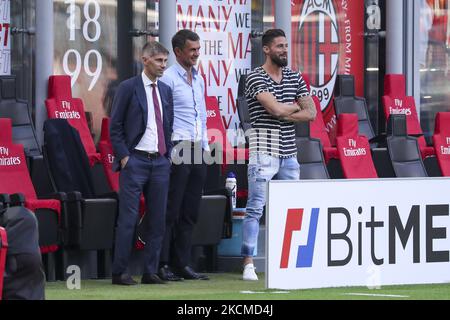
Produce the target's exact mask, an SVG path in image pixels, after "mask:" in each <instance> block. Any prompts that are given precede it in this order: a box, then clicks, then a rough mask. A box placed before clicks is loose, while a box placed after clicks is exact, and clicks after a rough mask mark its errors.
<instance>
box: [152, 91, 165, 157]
mask: <svg viewBox="0 0 450 320" xmlns="http://www.w3.org/2000/svg"><path fill="white" fill-rule="evenodd" d="M152 88H153V90H152V97H153V106H154V107H155V121H156V129H157V131H158V152H159V154H160V155H162V156H163V155H165V154H166V142H165V140H164V129H163V121H162V117H161V109H160V108H159V101H158V96H157V95H156V84H154V83H152Z"/></svg>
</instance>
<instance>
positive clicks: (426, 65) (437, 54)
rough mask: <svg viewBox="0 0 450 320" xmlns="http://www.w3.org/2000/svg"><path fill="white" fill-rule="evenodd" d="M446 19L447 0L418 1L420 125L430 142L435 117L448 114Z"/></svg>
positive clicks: (449, 79)
mask: <svg viewBox="0 0 450 320" xmlns="http://www.w3.org/2000/svg"><path fill="white" fill-rule="evenodd" d="M448 17H449V4H448V1H447V0H421V9H420V21H419V28H420V56H419V63H420V123H421V126H422V129H423V131H424V135H425V137H426V138H427V140H428V141H429V142H430V137H431V136H432V134H433V132H434V118H435V115H436V113H437V112H439V111H450V72H449V71H450V68H449V67H450V65H449V53H450V51H449V45H450V38H449V32H450V30H449V27H448V23H449V19H448Z"/></svg>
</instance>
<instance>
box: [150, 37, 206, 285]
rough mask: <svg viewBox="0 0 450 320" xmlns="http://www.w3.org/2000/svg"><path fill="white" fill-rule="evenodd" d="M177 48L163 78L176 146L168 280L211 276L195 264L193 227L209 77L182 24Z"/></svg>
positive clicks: (163, 269) (165, 268)
mask: <svg viewBox="0 0 450 320" xmlns="http://www.w3.org/2000/svg"><path fill="white" fill-rule="evenodd" d="M172 48H173V52H174V53H175V56H176V60H177V61H176V63H175V64H174V65H172V66H171V67H170V68H169V69H167V71H166V72H165V73H164V76H163V77H162V78H161V79H160V80H161V81H162V82H164V83H166V84H167V85H168V86H169V87H170V88H171V89H172V94H173V104H174V124H173V135H172V141H173V143H174V150H175V151H174V152H173V153H172V160H173V162H174V163H173V164H172V168H171V174H170V187H169V200H168V202H167V214H166V230H165V235H164V241H163V247H162V250H161V256H160V268H159V271H158V275H159V276H160V278H161V279H163V280H166V281H180V280H183V279H188V280H208V279H209V278H208V276H206V275H202V274H199V273H197V272H195V271H194V270H193V269H192V268H191V266H190V256H191V238H192V231H193V229H194V226H195V223H196V222H197V217H198V211H199V207H200V201H201V197H202V191H203V185H204V184H205V179H206V164H205V162H204V161H203V157H202V154H203V151H209V146H208V136H207V131H206V105H205V83H204V80H203V77H202V76H201V75H200V74H199V73H198V71H197V70H196V69H195V67H194V66H195V65H196V64H197V61H198V58H199V56H200V37H199V36H198V35H197V34H196V33H195V32H192V31H190V30H180V31H178V32H177V33H176V34H175V35H174V36H173V38H172ZM180 159H181V160H180Z"/></svg>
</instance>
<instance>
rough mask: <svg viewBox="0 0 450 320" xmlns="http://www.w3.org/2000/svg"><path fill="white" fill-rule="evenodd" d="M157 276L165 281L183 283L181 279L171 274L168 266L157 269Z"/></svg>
mask: <svg viewBox="0 0 450 320" xmlns="http://www.w3.org/2000/svg"><path fill="white" fill-rule="evenodd" d="M158 276H159V277H160V278H161V279H162V280H165V281H183V278H181V277H179V276H177V275H176V274H175V273H173V272H172V270H170V268H169V266H168V265H164V266H162V267H161V268H159V270H158Z"/></svg>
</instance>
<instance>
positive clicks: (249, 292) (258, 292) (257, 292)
mask: <svg viewBox="0 0 450 320" xmlns="http://www.w3.org/2000/svg"><path fill="white" fill-rule="evenodd" d="M239 293H242V294H261V293H275V294H280V293H289V291H272V292H264V291H240V292H239Z"/></svg>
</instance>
